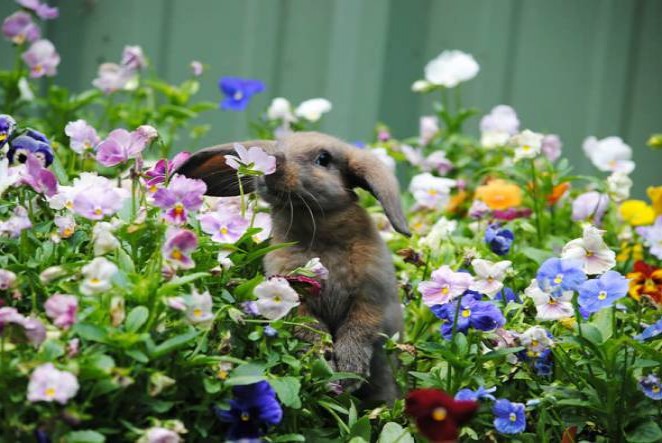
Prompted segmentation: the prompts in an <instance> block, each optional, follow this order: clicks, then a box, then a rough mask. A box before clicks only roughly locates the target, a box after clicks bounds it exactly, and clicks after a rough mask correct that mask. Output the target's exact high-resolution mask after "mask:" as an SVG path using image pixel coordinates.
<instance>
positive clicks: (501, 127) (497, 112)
mask: <svg viewBox="0 0 662 443" xmlns="http://www.w3.org/2000/svg"><path fill="white" fill-rule="evenodd" d="M518 130H519V119H518V118H517V113H516V112H515V110H514V109H513V108H511V107H510V106H507V105H499V106H495V107H494V108H492V110H491V111H490V113H489V114H486V115H485V116H484V117H483V118H482V119H481V120H480V132H481V139H480V144H481V145H483V146H484V147H486V148H494V147H497V146H504V145H505V144H506V143H507V142H508V139H510V137H511V136H513V135H515V134H517V131H518Z"/></svg>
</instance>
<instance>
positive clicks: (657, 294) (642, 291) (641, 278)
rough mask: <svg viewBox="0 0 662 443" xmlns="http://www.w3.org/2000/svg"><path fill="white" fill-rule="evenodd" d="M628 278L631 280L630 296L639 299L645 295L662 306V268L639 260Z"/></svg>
mask: <svg viewBox="0 0 662 443" xmlns="http://www.w3.org/2000/svg"><path fill="white" fill-rule="evenodd" d="M627 278H628V279H629V280H630V290H629V294H630V297H632V298H634V299H635V300H639V299H640V298H641V297H642V296H643V297H646V298H648V299H649V300H651V301H652V302H653V303H654V304H656V305H658V306H662V269H660V268H657V267H655V266H652V265H649V264H647V263H645V262H643V261H641V260H639V261H637V262H636V263H635V264H634V267H633V269H632V272H630V273H629V274H628V275H627Z"/></svg>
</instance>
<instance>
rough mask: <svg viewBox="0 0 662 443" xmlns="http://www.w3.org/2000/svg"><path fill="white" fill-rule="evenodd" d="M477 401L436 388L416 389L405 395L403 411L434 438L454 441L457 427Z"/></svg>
mask: <svg viewBox="0 0 662 443" xmlns="http://www.w3.org/2000/svg"><path fill="white" fill-rule="evenodd" d="M478 406H479V405H478V402H475V401H468V400H456V399H454V398H453V397H451V396H450V395H448V394H446V393H445V392H444V391H441V390H439V389H416V390H413V391H411V392H409V394H407V398H406V399H405V412H406V413H407V415H409V416H410V417H412V418H413V419H414V420H415V421H416V427H417V428H418V430H419V431H420V433H421V434H423V435H424V436H425V437H427V438H428V439H430V440H431V441H434V442H443V441H455V440H456V439H457V437H458V435H459V433H460V428H461V427H462V426H463V425H464V424H466V423H467V422H469V420H471V418H472V417H473V416H474V415H475V414H476V411H478Z"/></svg>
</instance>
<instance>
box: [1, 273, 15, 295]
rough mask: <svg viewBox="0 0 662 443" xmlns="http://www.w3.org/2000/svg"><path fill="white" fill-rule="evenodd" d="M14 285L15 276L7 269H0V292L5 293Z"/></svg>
mask: <svg viewBox="0 0 662 443" xmlns="http://www.w3.org/2000/svg"><path fill="white" fill-rule="evenodd" d="M15 283H16V274H14V273H13V272H12V271H8V270H7V269H0V291H6V290H7V289H9V288H11V287H12V286H14V284H15Z"/></svg>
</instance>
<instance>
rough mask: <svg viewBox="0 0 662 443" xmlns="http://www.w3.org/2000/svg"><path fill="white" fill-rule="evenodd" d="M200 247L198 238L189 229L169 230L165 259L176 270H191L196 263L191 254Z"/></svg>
mask: <svg viewBox="0 0 662 443" xmlns="http://www.w3.org/2000/svg"><path fill="white" fill-rule="evenodd" d="M197 247H198V237H196V235H195V233H194V232H192V231H189V230H187V229H177V228H169V229H168V231H167V232H166V241H165V243H164V244H163V250H162V251H163V258H164V259H165V261H166V262H167V263H168V264H169V265H171V266H172V267H173V268H175V269H191V268H192V267H193V266H195V262H194V261H193V260H192V259H191V257H190V254H191V252H193V251H194V250H195V248H197Z"/></svg>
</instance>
